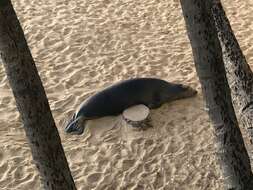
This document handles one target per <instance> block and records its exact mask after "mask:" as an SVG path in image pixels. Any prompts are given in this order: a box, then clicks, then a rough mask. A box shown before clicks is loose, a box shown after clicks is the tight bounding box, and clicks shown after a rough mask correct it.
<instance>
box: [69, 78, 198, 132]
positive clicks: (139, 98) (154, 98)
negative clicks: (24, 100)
mask: <svg viewBox="0 0 253 190" xmlns="http://www.w3.org/2000/svg"><path fill="white" fill-rule="evenodd" d="M195 94H197V91H196V90H194V89H192V88H191V87H188V86H184V85H182V84H174V83H169V82H166V81H164V80H161V79H156V78H134V79H128V80H125V81H121V82H119V83H116V84H114V85H112V86H110V87H108V88H106V89H104V90H102V91H100V92H98V93H97V94H95V95H94V96H92V97H90V98H88V100H87V101H85V102H83V103H82V104H81V105H80V107H79V108H78V109H77V111H76V112H75V114H74V115H73V117H72V119H71V120H70V121H69V123H68V124H67V126H66V128H65V132H67V133H71V134H79V135H80V134H82V133H83V131H84V127H85V126H84V125H85V121H87V120H91V119H95V118H100V117H105V116H110V115H119V114H121V113H122V112H123V111H124V110H125V109H127V108H129V107H130V106H133V105H137V104H144V105H146V106H147V107H149V108H150V109H154V108H158V107H160V106H161V105H162V104H163V103H166V102H170V101H172V100H177V99H182V98H187V97H191V96H194V95H195Z"/></svg>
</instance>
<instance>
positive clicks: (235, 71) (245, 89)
mask: <svg viewBox="0 0 253 190" xmlns="http://www.w3.org/2000/svg"><path fill="white" fill-rule="evenodd" d="M212 14H213V18H214V21H215V25H216V29H217V32H218V38H219V41H220V44H221V47H222V52H223V61H224V64H225V69H226V73H227V78H228V83H229V86H230V88H231V95H232V100H233V104H234V107H235V109H236V110H237V112H238V114H239V118H240V121H241V122H242V124H243V127H244V128H245V129H246V130H247V132H248V135H249V138H250V142H251V143H253V73H252V71H251V69H250V67H249V65H248V64H247V61H246V58H245V57H244V55H243V53H242V50H241V48H240V46H239V44H238V42H237V40H236V37H235V35H234V33H233V30H232V28H231V26H230V23H229V20H228V19H227V17H226V13H225V11H224V10H223V7H222V4H221V2H220V1H219V0H213V7H212Z"/></svg>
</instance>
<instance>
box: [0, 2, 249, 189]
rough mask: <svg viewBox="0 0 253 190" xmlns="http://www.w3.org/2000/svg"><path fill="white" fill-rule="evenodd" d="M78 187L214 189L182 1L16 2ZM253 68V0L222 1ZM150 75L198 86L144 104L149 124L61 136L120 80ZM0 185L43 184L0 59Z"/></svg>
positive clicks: (104, 121) (113, 121) (103, 123)
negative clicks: (189, 93)
mask: <svg viewBox="0 0 253 190" xmlns="http://www.w3.org/2000/svg"><path fill="white" fill-rule="evenodd" d="M13 4H14V8H15V10H16V12H17V15H18V17H19V20H20V22H21V25H22V27H23V30H24V32H25V36H26V39H27V41H28V44H29V47H30V50H31V52H32V55H33V57H34V60H35V62H36V66H37V68H38V71H39V74H40V77H41V79H42V81H43V85H44V87H45V90H46V93H47V96H48V100H49V103H50V107H51V110H52V113H53V116H54V119H55V122H56V125H57V128H58V131H59V133H60V136H61V140H62V144H63V147H64V150H65V154H66V157H67V159H68V162H69V166H70V169H71V171H72V175H73V178H74V180H75V183H76V186H77V188H78V190H205V189H208V190H209V189H211V190H219V189H221V188H222V182H223V180H222V178H221V174H220V170H219V166H218V164H217V161H216V159H215V148H214V143H213V129H212V126H211V124H210V122H209V118H208V115H207V114H206V112H205V111H204V103H203V97H202V93H201V87H200V84H199V81H198V77H197V75H196V71H195V67H194V63H193V58H192V52H191V46H190V44H189V40H188V37H187V34H186V29H185V23H184V20H183V16H182V13H181V6H180V3H179V0H159V1H155V0H143V1H134V0H115V1H109V0H96V1H95V0H48V1H45V2H43V1H35V0H13ZM223 4H224V7H225V10H226V12H227V15H228V17H229V20H230V22H231V24H232V27H233V30H234V32H235V34H236V37H237V39H238V41H239V43H240V45H241V48H242V50H243V52H244V54H245V56H246V58H247V60H248V63H249V64H251V66H253V2H252V1H251V0H244V1H239V0H236V1H229V0H224V1H223ZM134 77H156V78H161V79H164V80H167V81H170V82H177V83H182V84H185V85H189V86H191V87H193V88H195V89H197V90H198V95H197V96H195V97H193V98H188V99H184V100H178V101H175V102H172V103H168V104H164V105H163V106H162V107H160V108H158V109H155V110H152V111H151V118H152V124H153V128H149V129H147V130H145V131H140V130H136V129H134V128H131V127H129V126H126V125H124V123H122V118H121V116H118V117H106V118H101V119H98V120H94V121H90V122H88V124H87V128H86V129H85V132H84V134H83V135H81V136H71V135H66V134H65V133H64V130H63V129H64V125H65V124H66V122H67V121H68V119H69V118H70V117H71V115H72V114H73V113H74V111H75V109H76V108H77V107H78V105H79V104H80V103H81V102H82V101H84V100H85V99H87V98H88V97H89V96H91V95H93V94H94V93H96V92H98V91H99V90H102V89H103V88H105V87H107V86H109V85H111V84H113V83H115V82H118V81H120V80H124V79H129V78H134ZM0 134H1V138H0V189H3V190H28V189H34V190H37V189H38V190H39V189H41V186H40V179H39V174H38V172H37V170H36V168H35V166H34V164H33V160H32V156H31V152H30V148H29V145H28V142H27V140H26V137H25V133H24V130H23V127H22V122H21V120H20V116H19V113H18V112H17V109H16V105H15V100H14V98H13V95H12V92H11V90H10V88H9V84H8V80H7V78H6V75H5V71H4V68H3V65H2V64H0Z"/></svg>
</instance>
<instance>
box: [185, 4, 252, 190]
mask: <svg viewBox="0 0 253 190" xmlns="http://www.w3.org/2000/svg"><path fill="white" fill-rule="evenodd" d="M180 1H181V6H182V10H183V15H184V19H185V22H186V28H187V31H188V37H189V39H190V43H191V46H192V52H193V57H194V62H195V67H196V70H197V74H198V77H199V80H200V83H201V86H202V91H203V96H204V99H205V102H206V110H207V112H208V114H209V117H210V120H211V122H212V125H213V127H214V135H215V142H216V153H217V158H218V161H219V163H220V167H221V170H222V174H223V178H224V188H225V189H236V190H237V189H238V190H239V189H253V186H252V182H253V175H252V172H251V167H250V160H249V156H248V154H247V151H246V148H245V145H244V142H243V138H242V135H241V132H240V129H239V127H238V123H237V120H236V116H235V113H234V109H233V106H232V102H231V96H230V89H229V86H228V83H227V79H226V74H225V68H224V64H223V60H222V50H221V47H220V44H219V40H218V36H217V32H216V29H215V24H214V20H213V18H212V15H211V5H212V0H205V1H203V0H180Z"/></svg>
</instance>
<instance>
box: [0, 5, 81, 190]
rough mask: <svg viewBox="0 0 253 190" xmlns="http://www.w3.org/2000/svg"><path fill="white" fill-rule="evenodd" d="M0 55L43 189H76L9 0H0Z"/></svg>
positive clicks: (34, 67)
mask: <svg viewBox="0 0 253 190" xmlns="http://www.w3.org/2000/svg"><path fill="white" fill-rule="evenodd" d="M0 55H1V58H2V61H3V64H4V68H5V71H6V74H7V77H8V80H9V83H10V86H11V89H12V91H13V94H14V97H15V100H16V104H17V108H18V110H19V112H20V115H21V118H22V121H23V124H24V129H25V132H26V136H27V139H28V141H29V144H30V147H31V151H32V156H33V159H34V161H35V164H36V166H37V168H38V170H39V173H40V176H41V180H42V183H43V186H44V188H45V189H48V190H53V189H54V190H56V189H57V190H69V189H76V188H75V184H74V181H73V178H72V176H71V173H70V170H69V167H68V163H67V160H66V157H65V155H64V151H63V148H62V145H61V139H60V137H59V134H58V131H57V128H56V126H55V122H54V119H53V117H52V114H51V111H50V107H49V104H48V101H47V97H46V94H45V91H44V88H43V86H42V83H41V80H40V77H39V75H38V72H37V69H36V66H35V64H34V60H33V58H32V56H31V53H30V50H29V48H28V46H27V43H26V40H25V37H24V33H23V30H22V28H21V26H20V23H19V21H18V19H17V16H16V14H15V11H14V9H13V6H12V4H11V1H10V0H0Z"/></svg>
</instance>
